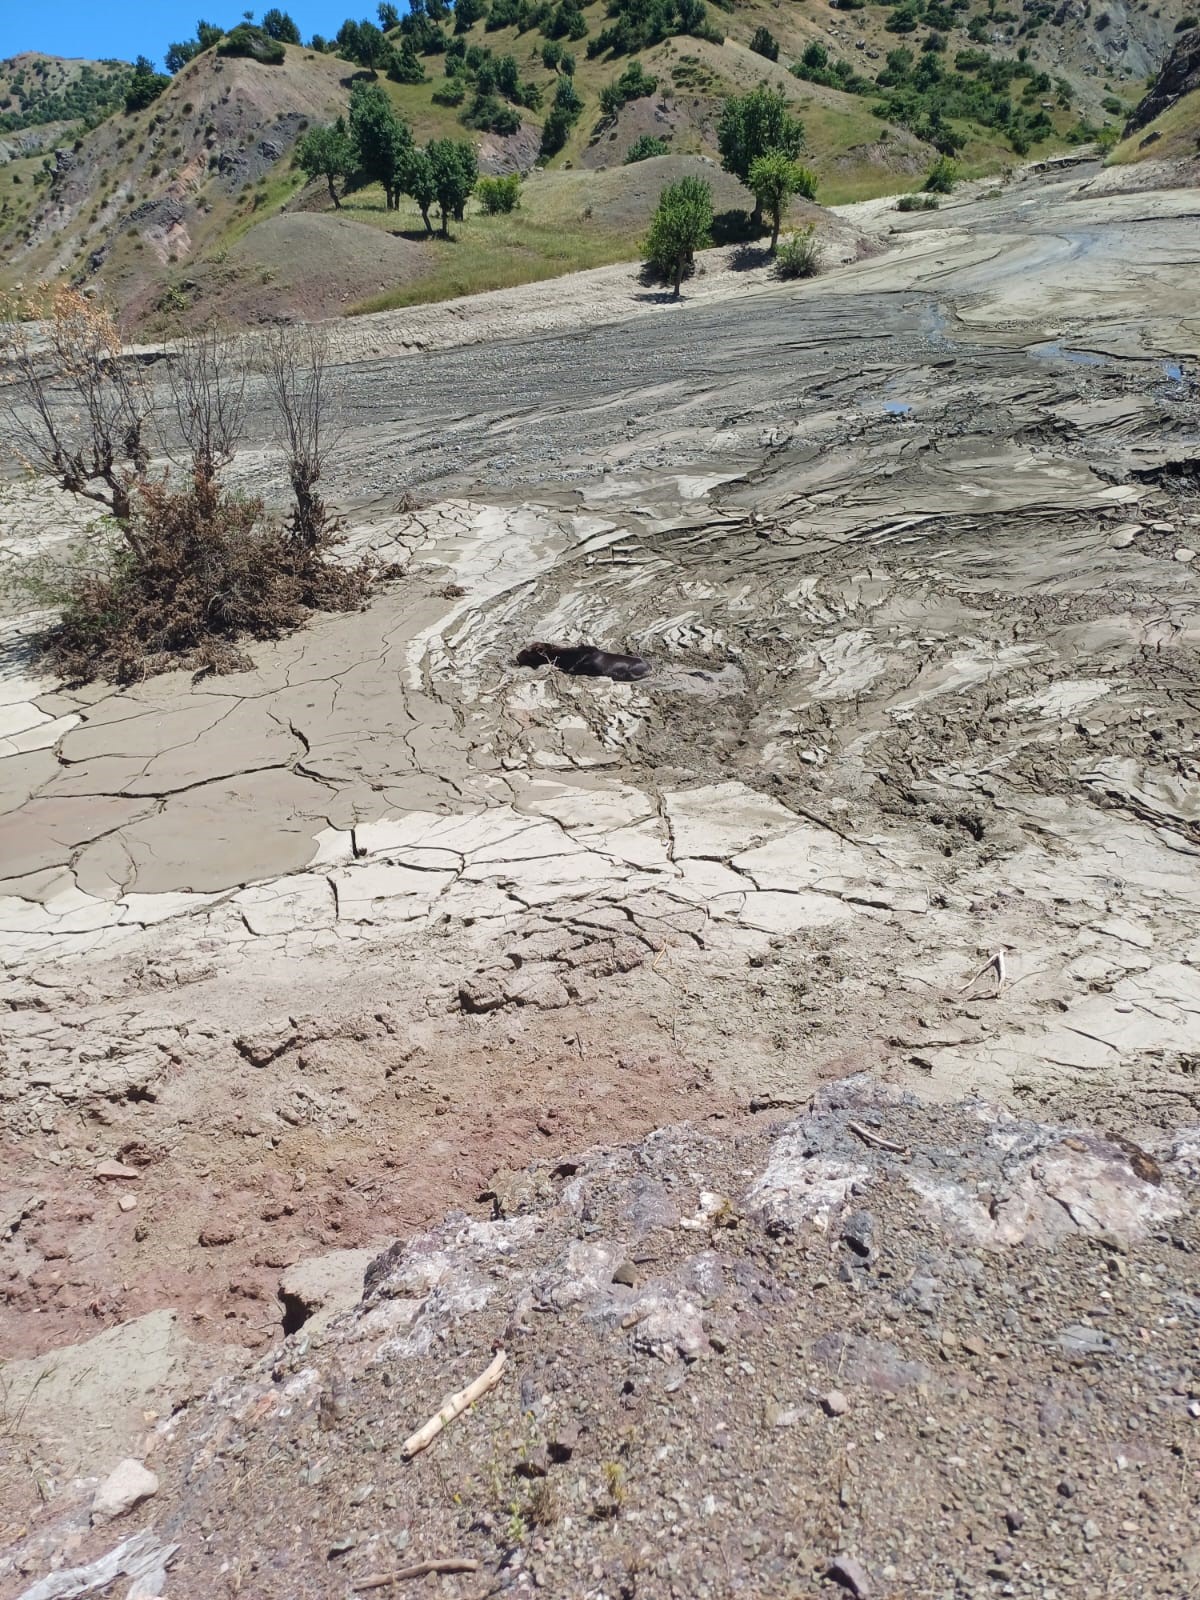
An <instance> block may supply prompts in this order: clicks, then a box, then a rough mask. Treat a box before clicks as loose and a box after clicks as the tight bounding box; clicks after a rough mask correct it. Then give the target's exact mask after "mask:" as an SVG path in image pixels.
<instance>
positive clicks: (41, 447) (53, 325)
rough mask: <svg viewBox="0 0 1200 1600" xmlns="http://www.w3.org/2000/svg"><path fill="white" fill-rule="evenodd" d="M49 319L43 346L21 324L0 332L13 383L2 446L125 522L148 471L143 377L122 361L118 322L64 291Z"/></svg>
mask: <svg viewBox="0 0 1200 1600" xmlns="http://www.w3.org/2000/svg"><path fill="white" fill-rule="evenodd" d="M49 311H50V314H49V317H48V318H47V320H46V321H45V322H44V323H43V324H41V326H42V327H43V328H44V329H45V331H46V342H45V344H44V345H43V344H42V343H40V342H39V341H38V340H37V339H36V337H35V335H34V331H33V330H34V325H33V324H31V323H29V322H27V321H23V320H19V319H16V318H9V319H7V320H6V321H5V322H4V323H3V325H2V326H0V352H2V353H3V355H4V356H5V358H6V362H7V365H8V367H9V369H10V371H11V372H12V374H13V378H14V380H15V382H13V383H11V384H10V385H8V386H7V387H6V390H5V393H4V404H3V423H4V430H5V433H6V434H7V437H8V442H9V444H10V445H11V446H12V448H13V450H14V451H15V453H16V455H17V456H18V458H19V459H20V460H21V461H22V462H23V463H24V464H25V466H27V467H28V468H29V469H30V470H31V471H34V472H39V473H46V474H48V475H49V476H50V477H52V478H54V479H55V481H56V482H58V483H59V484H61V485H62V487H63V488H64V489H68V490H70V492H71V493H72V494H77V495H81V496H83V497H84V498H85V499H88V500H92V501H95V502H96V503H98V504H100V505H103V506H106V507H107V508H108V510H109V511H110V512H111V513H112V515H113V516H114V517H115V518H116V519H117V521H118V522H124V521H126V520H127V519H128V518H129V515H130V512H131V510H132V505H133V496H134V494H135V492H136V490H137V486H138V483H139V482H140V480H141V478H142V477H143V476H144V474H145V471H146V467H147V464H148V462H149V449H148V446H147V441H146V435H147V425H148V421H149V415H150V402H149V396H148V394H147V391H146V388H145V385H144V383H143V382H142V374H141V369H140V368H139V367H137V366H136V365H134V364H133V363H132V362H129V361H126V360H123V359H122V355H121V338H120V333H119V331H118V329H117V324H116V320H115V319H114V317H113V316H112V313H111V312H109V311H107V310H105V308H104V307H103V306H101V305H99V304H98V302H96V301H93V300H89V299H87V298H86V296H84V295H81V294H79V293H77V291H76V290H74V289H65V288H64V289H59V290H57V291H56V293H55V294H54V296H53V298H52V300H51V303H50V307H49ZM64 396H65V398H64Z"/></svg>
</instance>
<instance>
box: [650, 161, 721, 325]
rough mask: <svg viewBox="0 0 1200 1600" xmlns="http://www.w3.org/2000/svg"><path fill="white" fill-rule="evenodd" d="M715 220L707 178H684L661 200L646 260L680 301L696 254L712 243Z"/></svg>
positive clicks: (651, 231)
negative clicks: (685, 279) (683, 286)
mask: <svg viewBox="0 0 1200 1600" xmlns="http://www.w3.org/2000/svg"><path fill="white" fill-rule="evenodd" d="M712 220H713V200H712V189H711V188H710V187H709V185H708V184H707V183H705V181H704V179H703V178H681V179H680V180H679V182H678V183H671V184H668V185H667V187H666V188H665V189H664V190H663V192H662V194H661V196H660V197H659V202H658V210H657V211H656V212H655V213H654V218H653V220H652V222H651V223H650V234H649V237H648V238H647V240H646V259H647V261H648V262H649V263H650V265H651V266H652V267H653V268H654V270H655V271H656V272H658V273H660V274H661V275H662V276H663V277H664V278H666V279H668V280H669V281H670V283H671V284H672V287H673V288H674V291H675V297H676V299H678V298H679V286H680V284H681V283H682V282H683V275H684V273H685V272H686V271H687V269H688V268H689V267H690V266H691V265H692V262H693V260H694V259H695V255H696V251H697V250H702V249H703V248H704V247H705V245H707V244H710V243H711V242H712V236H711V229H712Z"/></svg>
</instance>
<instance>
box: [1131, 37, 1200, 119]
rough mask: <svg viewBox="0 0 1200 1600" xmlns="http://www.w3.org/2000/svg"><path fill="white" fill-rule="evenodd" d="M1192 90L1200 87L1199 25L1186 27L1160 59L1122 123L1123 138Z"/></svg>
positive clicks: (1168, 108)
mask: <svg viewBox="0 0 1200 1600" xmlns="http://www.w3.org/2000/svg"><path fill="white" fill-rule="evenodd" d="M1193 89H1200V28H1189V29H1188V31H1187V33H1185V34H1183V35H1182V36H1181V38H1180V39H1179V42H1178V43H1177V44H1176V46H1175V48H1174V49H1173V50H1172V51H1171V54H1170V55H1169V56H1168V57H1167V59H1166V60H1165V61H1164V62H1163V64H1162V66H1161V68H1160V69H1159V73H1158V76H1157V77H1156V78H1155V80H1154V82H1153V83H1152V84H1151V85H1150V88H1149V89H1148V91H1147V92H1146V94H1145V96H1144V97H1143V99H1141V100H1140V101H1139V102H1138V104H1137V105H1136V106H1135V107H1134V109H1133V112H1132V114H1131V116H1130V118H1129V121H1128V122H1127V123H1126V124H1125V137H1126V138H1127V139H1128V138H1129V136H1130V134H1132V133H1137V131H1138V129H1139V128H1144V127H1145V126H1146V125H1147V123H1150V122H1153V121H1154V119H1155V117H1160V116H1161V115H1162V114H1163V112H1164V111H1169V110H1170V108H1171V107H1172V106H1173V105H1174V104H1175V102H1176V101H1177V100H1182V99H1183V97H1184V95H1185V94H1191V92H1192V90H1193Z"/></svg>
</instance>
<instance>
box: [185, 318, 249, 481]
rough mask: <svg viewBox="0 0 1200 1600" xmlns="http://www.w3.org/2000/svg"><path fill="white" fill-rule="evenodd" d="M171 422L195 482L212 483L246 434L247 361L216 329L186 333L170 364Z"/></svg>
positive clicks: (232, 340)
mask: <svg viewBox="0 0 1200 1600" xmlns="http://www.w3.org/2000/svg"><path fill="white" fill-rule="evenodd" d="M167 370H168V375H169V379H170V385H171V395H172V398H173V400H174V402H175V419H176V421H177V422H178V424H179V432H180V434H181V436H182V438H183V442H184V444H185V445H186V446H187V449H188V453H189V455H190V457H191V468H192V476H193V478H194V479H195V481H196V482H197V483H210V484H211V483H216V481H217V477H218V474H219V473H220V472H221V471H222V469H223V468H225V467H227V466H228V465H229V463H230V462H231V461H232V460H233V458H234V456H235V455H236V454H237V449H238V446H239V444H240V443H241V441H242V437H243V435H244V434H245V431H246V361H245V356H244V352H243V350H242V347H241V345H240V343H239V342H238V341H236V340H234V339H230V338H226V337H224V336H223V335H222V334H220V333H218V332H217V330H216V329H215V328H206V329H204V330H202V331H201V332H198V333H190V334H188V335H187V336H186V337H185V338H183V339H182V340H181V341H180V343H179V345H178V347H177V349H176V350H175V351H174V353H173V354H172V358H171V361H170V363H169V365H168V369H167Z"/></svg>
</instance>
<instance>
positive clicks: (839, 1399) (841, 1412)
mask: <svg viewBox="0 0 1200 1600" xmlns="http://www.w3.org/2000/svg"><path fill="white" fill-rule="evenodd" d="M821 1404H822V1406H823V1407H824V1409H825V1415H826V1416H829V1417H844V1416H845V1414H846V1412H847V1411H849V1409H850V1402H849V1400H847V1399H846V1396H845V1395H844V1394H843V1393H842V1391H841V1390H840V1389H830V1391H829V1393H828V1394H827V1395H825V1396H824V1398H823V1399H822V1401H821Z"/></svg>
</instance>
